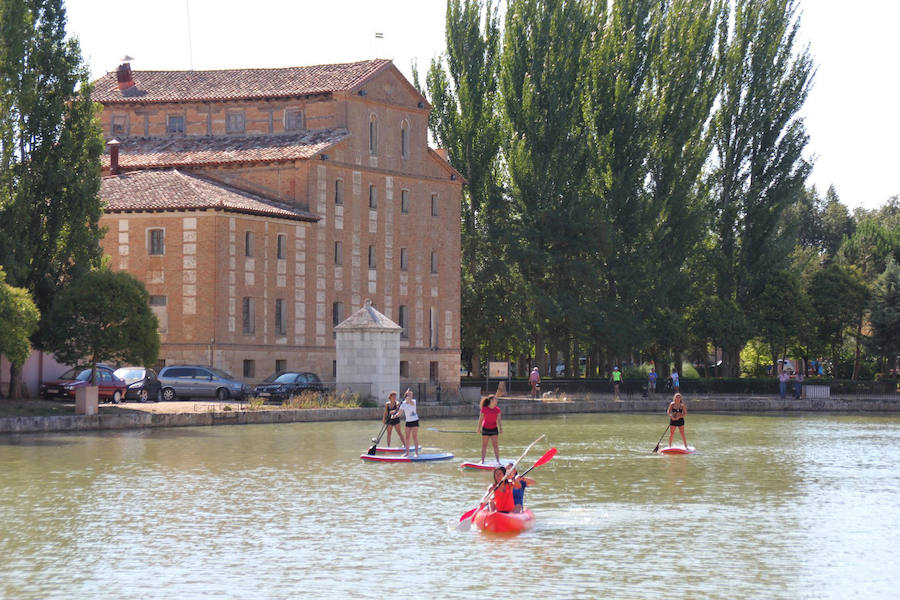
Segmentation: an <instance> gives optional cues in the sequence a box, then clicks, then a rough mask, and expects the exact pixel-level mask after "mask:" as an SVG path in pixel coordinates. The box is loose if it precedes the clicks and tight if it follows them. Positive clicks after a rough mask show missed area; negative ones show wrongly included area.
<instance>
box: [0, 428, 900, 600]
mask: <svg viewBox="0 0 900 600" xmlns="http://www.w3.org/2000/svg"><path fill="white" fill-rule="evenodd" d="M661 418H662V419H664V418H665V417H664V416H663V417H660V416H659V415H653V416H651V415H567V416H561V417H555V418H548V419H542V420H516V419H508V420H507V421H505V422H504V425H505V426H504V434H503V436H502V437H501V444H502V445H503V448H502V450H503V455H504V456H512V457H515V456H518V454H520V453H521V452H522V450H523V449H524V448H525V447H526V446H527V445H528V444H529V443H530V442H531V441H532V440H534V438H536V437H537V436H538V435H540V434H541V433H546V434H547V438H546V443H541V444H539V445H538V446H536V447H535V448H534V449H533V450H532V451H531V453H530V455H529V457H528V458H527V459H526V460H525V461H524V466H523V468H527V466H530V464H531V462H532V461H534V460H536V459H537V458H538V457H540V456H541V454H543V452H544V451H546V450H547V449H548V448H549V447H551V446H555V447H557V448H558V450H559V454H558V455H557V456H556V457H555V458H554V459H553V460H552V461H551V462H549V463H548V464H546V465H544V466H542V467H539V468H537V469H535V470H534V471H533V472H532V473H531V475H532V476H534V478H535V479H536V480H537V485H536V486H535V487H534V488H532V489H529V490H528V492H527V494H526V500H527V502H528V504H529V506H530V507H531V508H532V509H533V510H534V511H535V514H536V515H537V524H536V526H535V528H534V529H533V530H532V531H530V532H528V533H526V534H523V535H520V536H518V537H513V538H501V539H496V538H487V537H485V536H482V535H480V534H478V533H475V532H468V533H460V532H456V531H452V530H448V529H449V526H450V525H452V524H455V523H456V520H457V519H458V517H459V516H460V515H461V514H462V513H464V512H465V511H467V510H468V509H470V508H473V507H474V506H475V505H476V504H477V502H478V500H479V499H480V498H481V496H482V495H483V493H484V490H485V488H486V486H487V485H488V483H489V481H490V474H489V473H485V472H471V471H466V472H462V471H460V470H459V469H458V468H457V465H458V464H459V462H461V461H463V460H470V459H473V458H477V457H478V453H479V452H480V446H479V445H478V442H480V440H478V439H477V438H476V437H475V436H471V435H469V436H467V435H461V434H440V433H436V432H431V431H427V430H423V431H422V435H421V443H422V445H423V446H425V447H428V448H439V449H440V450H445V451H450V452H454V453H455V454H456V455H457V460H454V461H449V462H445V463H430V464H392V465H389V464H369V463H363V461H360V460H359V459H358V455H359V454H360V453H361V452H364V451H365V449H366V448H367V447H368V445H369V444H370V443H371V442H370V441H369V440H370V438H371V437H372V435H373V433H372V429H373V426H372V424H371V423H319V424H285V425H270V426H236V427H216V428H195V429H170V430H143V431H129V432H117V433H103V434H78V435H67V436H66V435H58V434H45V435H36V436H18V437H17V438H16V439H15V440H11V438H10V439H7V440H5V441H4V443H2V444H0V468H2V474H3V485H2V486H0V552H2V553H3V556H4V557H6V559H5V560H4V562H3V563H0V597H8V598H76V597H77V598H81V597H135V598H137V597H139V598H171V597H209V596H218V597H222V598H293V597H297V596H299V595H306V596H310V597H334V596H342V597H372V598H383V597H389V596H393V595H402V596H411V597H423V596H427V597H442V598H471V597H473V596H484V595H487V594H494V593H495V592H496V590H497V588H496V586H497V581H498V577H500V578H501V579H502V578H504V577H514V578H515V582H516V590H517V593H518V594H519V595H524V596H527V597H532V596H537V595H541V596H545V597H548V598H563V597H564V598H570V597H599V596H611V597H650V596H661V597H666V594H667V593H669V594H671V593H672V591H673V589H675V590H677V593H676V596H679V595H687V596H690V597H719V598H741V597H767V598H774V597H783V598H795V597H842V596H846V595H849V594H850V590H857V589H858V590H860V591H859V593H860V594H862V595H867V596H876V597H878V596H881V597H886V596H890V595H891V594H892V593H893V592H894V590H895V589H896V586H897V584H898V583H900V581H898V577H897V575H895V573H897V572H898V569H896V568H891V566H892V565H893V566H894V567H896V559H895V558H894V556H895V553H894V550H893V548H892V545H893V542H892V540H893V537H892V534H891V531H893V530H896V529H897V527H898V526H900V486H898V483H900V481H898V479H900V476H898V469H897V467H896V465H897V464H898V461H900V443H898V442H900V418H897V417H880V416H875V417H872V416H827V415H812V416H796V415H792V416H779V417H774V418H773V417H769V416H740V415H692V416H691V418H690V420H689V423H688V425H689V429H688V430H687V433H688V436H689V437H688V440H689V442H690V443H691V444H692V445H695V446H696V447H697V448H698V452H697V454H694V455H691V456H659V455H655V454H653V453H652V452H651V450H652V449H653V446H654V445H655V442H656V439H657V437H658V435H659V431H660V426H661V423H660V420H661ZM429 425H430V426H432V425H433V426H446V427H445V428H447V429H459V428H460V427H459V425H460V422H459V421H456V422H454V421H445V422H440V423H439V422H433V423H429ZM664 425H665V423H664V422H663V423H662V426H664ZM664 441H665V440H664ZM401 556H402V557H406V559H407V560H409V561H411V563H410V564H411V565H413V571H414V580H415V586H414V588H411V587H410V578H409V576H408V573H406V572H405V571H404V570H403V569H399V568H394V566H392V565H395V563H393V562H391V561H393V560H394V559H396V558H398V557H401ZM674 581H677V582H678V584H677V587H676V588H673V582H674ZM854 586H855V587H854Z"/></svg>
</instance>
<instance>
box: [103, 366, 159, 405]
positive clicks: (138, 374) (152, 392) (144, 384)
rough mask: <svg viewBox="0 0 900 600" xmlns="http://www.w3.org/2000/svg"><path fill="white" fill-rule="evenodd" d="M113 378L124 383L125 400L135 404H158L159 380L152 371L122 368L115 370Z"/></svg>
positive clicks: (142, 368)
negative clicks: (151, 402) (132, 401)
mask: <svg viewBox="0 0 900 600" xmlns="http://www.w3.org/2000/svg"><path fill="white" fill-rule="evenodd" d="M114 374H115V376H116V377H118V378H119V379H121V380H122V381H124V382H125V385H126V386H127V388H126V389H125V400H126V401H128V400H135V401H137V402H148V401H150V400H152V401H153V402H159V396H160V393H159V391H160V389H161V387H162V386H160V385H159V378H158V377H157V376H156V371H154V370H153V369H145V368H144V367H122V368H120V369H116V370H115V373H114Z"/></svg>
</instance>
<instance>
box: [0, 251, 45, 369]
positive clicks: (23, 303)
mask: <svg viewBox="0 0 900 600" xmlns="http://www.w3.org/2000/svg"><path fill="white" fill-rule="evenodd" d="M40 317H41V315H40V313H38V309H37V307H36V306H35V305H34V301H33V300H32V299H31V295H30V294H29V293H28V291H27V290H24V289H22V288H15V287H12V286H10V285H8V284H7V283H6V273H5V272H4V271H3V269H2V268H0V354H2V355H3V356H5V357H6V358H7V359H8V360H9V362H10V363H12V364H14V365H16V366H17V367H21V366H22V365H23V364H25V361H26V360H27V359H28V355H29V354H30V353H31V342H30V341H29V338H30V337H31V334H33V333H34V332H35V330H36V329H37V325H38V320H39V319H40Z"/></svg>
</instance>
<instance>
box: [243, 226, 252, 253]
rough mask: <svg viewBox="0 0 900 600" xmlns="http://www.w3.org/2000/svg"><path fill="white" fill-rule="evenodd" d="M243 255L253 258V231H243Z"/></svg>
mask: <svg viewBox="0 0 900 600" xmlns="http://www.w3.org/2000/svg"><path fill="white" fill-rule="evenodd" d="M244 256H246V257H248V258H253V232H252V231H245V232H244Z"/></svg>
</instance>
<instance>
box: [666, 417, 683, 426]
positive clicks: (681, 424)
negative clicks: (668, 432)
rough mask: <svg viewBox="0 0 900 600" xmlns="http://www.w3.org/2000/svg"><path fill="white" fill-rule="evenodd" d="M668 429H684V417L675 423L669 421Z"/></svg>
mask: <svg viewBox="0 0 900 600" xmlns="http://www.w3.org/2000/svg"><path fill="white" fill-rule="evenodd" d="M669 427H684V417H682V418H680V419H678V420H677V421H669Z"/></svg>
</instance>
